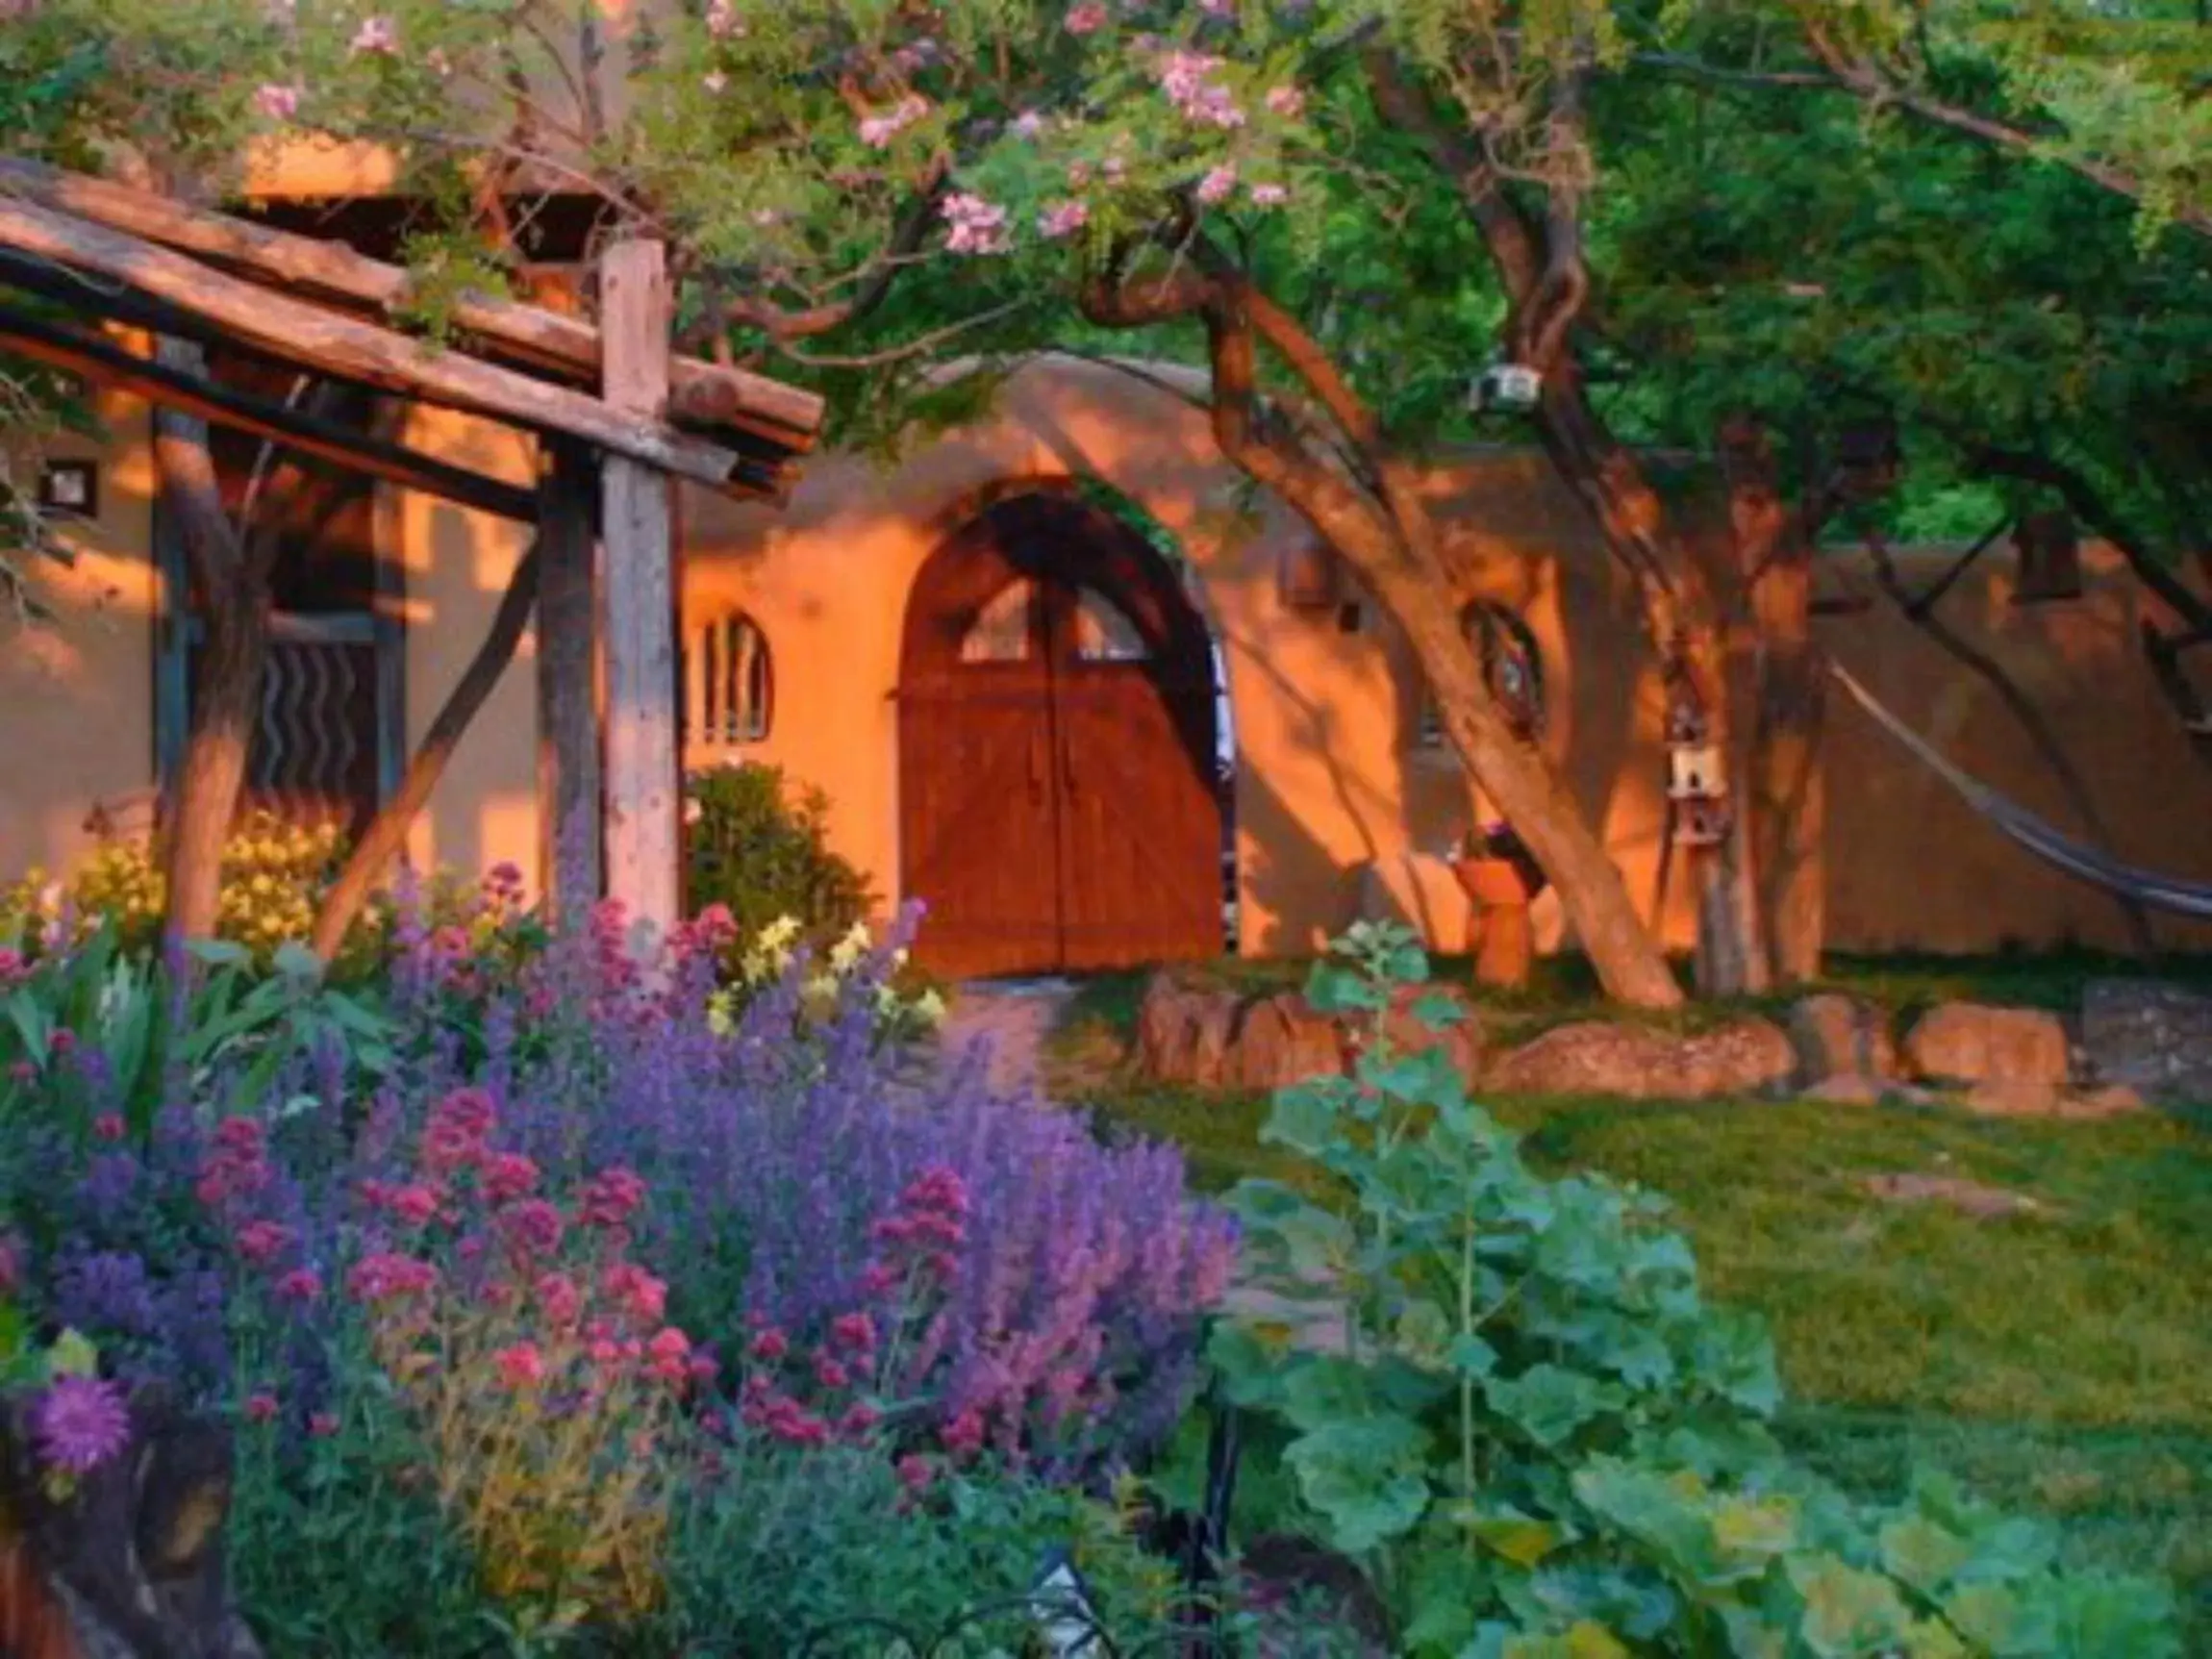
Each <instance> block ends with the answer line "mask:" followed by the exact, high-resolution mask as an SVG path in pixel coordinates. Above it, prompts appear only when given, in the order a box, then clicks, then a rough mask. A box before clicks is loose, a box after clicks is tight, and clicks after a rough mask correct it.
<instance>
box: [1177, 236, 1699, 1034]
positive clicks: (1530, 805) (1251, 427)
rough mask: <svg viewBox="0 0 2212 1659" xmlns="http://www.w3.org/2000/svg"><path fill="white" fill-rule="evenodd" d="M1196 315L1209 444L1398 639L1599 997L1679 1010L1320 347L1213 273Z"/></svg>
mask: <svg viewBox="0 0 2212 1659" xmlns="http://www.w3.org/2000/svg"><path fill="white" fill-rule="evenodd" d="M1198 309H1199V310H1200V312H1201V314H1202V315H1203V317H1204V320H1205V323H1206V329H1207V336H1208V341H1209V347H1210V352H1211V361H1212V369H1213V391H1214V396H1213V423H1214V435H1215V440H1216V441H1217V442H1219V445H1220V447H1221V451H1222V453H1223V454H1224V455H1225V456H1226V457H1227V458H1228V459H1229V460H1230V461H1231V462H1232V463H1233V464H1234V465H1237V466H1238V467H1240V468H1241V469H1243V470H1244V472H1245V473H1247V474H1248V475H1249V476H1251V477H1252V478H1254V479H1255V480H1256V481H1258V482H1259V483H1262V484H1264V485H1266V486H1268V487H1269V489H1271V490H1274V491H1275V492H1276V493H1277V494H1278V495H1280V496H1281V497H1282V498H1283V499H1284V500H1285V501H1286V502H1288V503H1289V504H1290V505H1291V506H1292V507H1293V508H1294V509H1295V511H1296V512H1298V513H1299V514H1300V515H1302V516H1303V517H1304V518H1305V519H1306V520H1307V522H1309V523H1310V524H1312V525H1313V527H1314V528H1315V529H1316V530H1317V531H1318V532H1319V533H1320V535H1321V536H1322V537H1323V538H1324V539H1325V540H1327V541H1328V542H1329V543H1330V545H1332V546H1333V547H1335V548H1336V549H1337V551H1338V552H1339V553H1340V554H1342V555H1343V556H1344V558H1345V560H1346V562H1347V563H1348V564H1350V565H1351V566H1352V567H1353V568H1354V569H1356V570H1357V571H1358V572H1359V573H1360V575H1361V577H1362V578H1363V579H1364V580H1365V581H1366V583H1367V585H1368V588H1369V590H1370V591H1371V592H1372V593H1373V594H1374V596H1375V597H1376V599H1377V600H1378V601H1380V603H1381V604H1382V606H1383V608H1384V609H1385V610H1386V611H1387V612H1389V613H1390V615H1391V616H1392V617H1393V618H1394V619H1395V621H1396V622H1397V624H1398V625H1399V627H1400V628H1401V629H1403V631H1404V633H1405V637H1406V640H1407V642H1408V644H1409V645H1410V646H1411V647H1412V650H1413V655H1414V660H1415V662H1416V664H1417V665H1418V666H1419V667H1420V671H1421V673H1422V675H1423V676H1424V677H1425V679H1426V682H1427V685H1428V688H1429V690H1430V692H1431V694H1432V695H1433V697H1434V698H1435V702H1436V707H1437V711H1438V714H1439V716H1440V718H1441V720H1442V723H1443V726H1444V730H1445V737H1446V739H1447V740H1448V741H1449V742H1450V743H1451V745H1452V747H1453V749H1454V750H1455V751H1456V752H1457V753H1458V755H1459V757H1460V760H1461V763H1462V764H1463V765H1464V766H1465V767H1466V768H1467V771H1468V774H1469V776H1470V779H1471V780H1472V782H1473V783H1474V784H1475V785H1477V786H1479V787H1480V788H1481V789H1482V790H1483V791H1484V792H1485V793H1487V794H1488V795H1489V796H1490V798H1491V799H1492V800H1493V801H1494V802H1495V803H1496V807H1497V809H1498V811H1499V812H1501V813H1502V814H1504V816H1505V818H1506V820H1507V822H1509V823H1510V824H1511V825H1512V826H1513V828H1514V830H1515V832H1516V834H1518V835H1519V836H1520V837H1521V842H1522V843H1523V844H1524V845H1525V846H1526V847H1527V848H1528V850H1529V853H1530V855H1531V856H1532V857H1533V858H1534V859H1535V860H1536V862H1537V864H1538V865H1539V867H1542V869H1543V870H1544V873H1545V875H1546V877H1547V878H1548V879H1549V880H1550V882H1551V884H1552V885H1553V886H1554V887H1555V888H1557V889H1558V890H1559V893H1560V898H1561V901H1562V903H1563V904H1564V906H1565V907H1566V911H1567V915H1568V918H1569V920H1570V922H1571V924H1572V926H1573V928H1574V930H1575V934H1576V936H1577V938H1578V939H1579V941H1580V943H1581V944H1582V947H1583V949H1584V950H1585V951H1587V952H1588V954H1589V956H1590V959H1591V962H1592V965H1593V966H1594V967H1595V968H1596V971H1597V975H1598V978H1599V981H1600V983H1602V984H1603V986H1604V988H1605V990H1606V993H1608V994H1609V995H1611V996H1614V997H1616V998H1618V999H1619V1000H1621V1001H1623V1002H1628V1003H1633V1004H1636V1005H1639V1006H1643V1007H1670V1006H1672V1005H1674V1004H1675V1003H1678V1002H1679V1001H1680V1000H1681V991H1680V988H1679V987H1678V986H1677V985H1676V984H1675V982H1674V978H1673V975H1672V972H1671V971H1670V970H1669V969H1668V967H1667V962H1666V958H1665V957H1664V955H1663V954H1662V953H1661V952H1660V950H1659V948H1658V946H1657V945H1656V943H1654V942H1653V940H1652V939H1651V936H1650V935H1649V933H1648V932H1647V931H1646V928H1645V926H1644V923H1643V920H1642V918H1641V917H1639V916H1638V915H1637V914H1636V910H1635V907H1634V905H1633V904H1632V903H1631V902H1630V900H1629V896H1628V890H1627V886H1626V884H1625V883H1624V882H1623V881H1622V880H1621V872H1620V870H1619V869H1618V868H1617V867H1615V865H1614V863H1613V861H1612V859H1611V858H1610V857H1609V856H1608V855H1607V853H1606V851H1605V849H1604V847H1603V845H1602V844H1601V843H1600V842H1598V840H1597V838H1596V835H1595V834H1594V833H1593V832H1592V831H1591V829H1590V827H1589V825H1588V824H1587V823H1586V822H1585V821H1584V818H1583V816H1582V812H1581V809H1580V806H1579V804H1578V803H1577V802H1576V801H1575V799H1574V797H1573V794H1572V792H1571V790H1569V788H1568V787H1567V785H1566V783H1565V781H1564V780H1563V779H1562V778H1561V777H1560V776H1559V774H1558V772H1557V770H1556V768H1554V767H1552V766H1551V765H1550V764H1549V763H1548V762H1547V761H1546V758H1545V757H1544V755H1543V753H1542V751H1541V750H1539V749H1538V748H1537V747H1536V746H1535V745H1534V744H1532V743H1530V742H1527V741H1526V740H1524V739H1523V738H1521V736H1520V735H1519V734H1518V733H1517V732H1516V731H1515V729H1514V727H1513V725H1512V722H1511V721H1510V719H1509V718H1508V717H1507V716H1506V714H1505V711H1504V710H1502V709H1501V708H1500V707H1499V706H1498V705H1497V703H1496V699H1494V698H1493V697H1492V695H1491V693H1490V688H1489V686H1488V684H1487V682H1486V681H1485V679H1484V677H1483V673H1482V666H1481V664H1480V662H1479V661H1478V660H1477V658H1476V655H1475V651H1474V649H1473V647H1472V645H1470V642H1469V641H1468V639H1467V637H1466V635H1465V633H1464V632H1463V631H1462V630H1461V628H1460V626H1459V620H1458V611H1459V607H1458V604H1457V603H1456V595H1455V592H1454V590H1453V587H1452V584H1451V582H1450V579H1449V573H1448V571H1447V570H1446V568H1445V565H1444V563H1443V561H1442V558H1441V556H1440V553H1439V548H1438V537H1437V533H1436V527H1435V524H1434V522H1433V520H1432V519H1431V518H1430V516H1429V515H1428V513H1427V510H1426V508H1425V506H1424V505H1423V504H1422V502H1421V500H1420V495H1419V492H1418V490H1416V489H1415V487H1414V484H1415V480H1414V474H1413V472H1412V470H1411V469H1410V468H1409V467H1408V466H1406V465H1405V464H1404V463H1402V462H1401V461H1399V460H1397V459H1396V458H1395V457H1393V456H1392V455H1391V454H1390V451H1389V448H1388V446H1387V444H1385V443H1384V442H1383V441H1382V440H1381V435H1380V434H1379V432H1378V431H1377V430H1376V428H1375V424H1374V422H1373V419H1372V416H1371V415H1370V413H1369V412H1368V411H1367V410H1366V409H1365V407H1364V406H1363V405H1361V404H1360V402H1359V401H1358V399H1357V398H1356V397H1355V396H1354V395H1353V394H1352V392H1351V391H1350V390H1349V388H1348V387H1347V386H1346V385H1345V383H1344V382H1343V381H1342V379H1341V378H1340V377H1339V376H1338V375H1337V374H1336V372H1335V370H1334V368H1333V365H1331V364H1328V362H1327V360H1326V358H1325V356H1324V355H1323V354H1322V353H1321V351H1320V347H1319V345H1318V343H1317V342H1315V341H1314V340H1313V339H1311V338H1310V337H1308V336H1306V335H1305V334H1304V333H1303V332H1302V331H1301V330H1299V329H1298V328H1297V327H1296V325H1295V323H1294V322H1293V321H1292V320H1291V319H1290V318H1289V317H1287V316H1286V315H1285V314H1283V313H1281V312H1280V311H1279V310H1278V309H1277V308H1275V307H1274V306H1273V305H1272V304H1271V302H1269V301H1268V300H1267V299H1266V297H1265V296H1264V295H1260V294H1258V293H1256V292H1255V291H1254V290H1253V289H1251V287H1250V285H1249V284H1248V282H1246V281H1245V279H1244V278H1243V277H1242V276H1239V275H1235V274H1231V273H1221V272H1216V273H1214V274H1212V275H1210V276H1209V277H1208V278H1207V279H1205V282H1204V285H1203V293H1202V296H1200V298H1199V301H1198ZM1255 335H1259V336H1264V338H1265V339H1267V342H1268V343H1269V346H1270V347H1272V348H1274V349H1275V351H1276V352H1277V354H1278V355H1280V356H1282V357H1283V358H1284V359H1285V360H1286V361H1287V362H1288V363H1289V364H1291V366H1292V367H1293V368H1294V369H1295V371H1296V372H1297V373H1298V375H1299V377H1300V378H1301V379H1302V380H1303V381H1304V382H1305V384H1306V386H1307V388H1308V390H1311V391H1312V392H1313V393H1314V395H1315V396H1316V397H1317V398H1318V399H1319V400H1320V403H1321V404H1322V406H1323V407H1324V408H1325V409H1327V411H1328V412H1329V414H1330V415H1331V416H1332V418H1333V419H1334V420H1335V422H1336V424H1337V425H1338V426H1339V427H1340V428H1341V429H1342V430H1343V432H1344V434H1345V438H1346V439H1347V440H1349V441H1350V442H1351V443H1352V444H1353V445H1355V446H1356V447H1357V449H1358V450H1359V452H1360V453H1361V454H1362V456H1363V459H1364V460H1365V461H1366V463H1367V464H1368V465H1369V466H1370V469H1371V471H1372V473H1373V475H1374V484H1373V487H1372V489H1371V490H1368V491H1365V492H1363V491H1362V490H1358V489H1356V488H1355V487H1354V486H1353V485H1352V483H1351V482H1350V481H1349V480H1348V479H1347V478H1346V477H1345V474H1344V473H1343V472H1342V471H1341V470H1340V469H1338V468H1335V467H1332V466H1331V465H1328V464H1326V463H1325V462H1323V461H1322V460H1321V459H1320V456H1319V455H1318V454H1317V453H1315V452H1314V451H1313V450H1312V449H1310V448H1309V447H1308V446H1307V445H1306V443H1305V442H1304V441H1303V440H1301V439H1300V438H1299V437H1298V436H1297V435H1296V434H1295V432H1294V431H1293V430H1292V429H1291V428H1290V427H1289V426H1288V424H1287V423H1286V422H1285V421H1283V420H1282V419H1281V417H1280V416H1278V415H1275V414H1274V413H1272V412H1271V411H1269V410H1267V409H1265V408H1264V407H1263V406H1262V405H1261V403H1260V401H1259V398H1258V395H1257V391H1256V341H1255Z"/></svg>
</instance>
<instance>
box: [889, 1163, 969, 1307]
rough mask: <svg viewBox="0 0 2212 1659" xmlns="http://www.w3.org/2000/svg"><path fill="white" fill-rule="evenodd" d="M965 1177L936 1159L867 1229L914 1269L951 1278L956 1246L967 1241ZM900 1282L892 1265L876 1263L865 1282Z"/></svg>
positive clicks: (955, 1267) (956, 1264) (896, 1258)
mask: <svg viewBox="0 0 2212 1659" xmlns="http://www.w3.org/2000/svg"><path fill="white" fill-rule="evenodd" d="M868 1236H869V1237H870V1238H871V1239H873V1240H874V1241H875V1242H876V1243H877V1244H883V1245H888V1246H890V1249H889V1251H888V1252H887V1253H888V1254H890V1255H891V1256H892V1258H893V1261H894V1262H895V1263H897V1264H899V1265H901V1266H905V1267H907V1268H908V1269H911V1270H913V1271H915V1272H924V1273H927V1274H928V1275H930V1276H931V1277H933V1278H935V1279H937V1280H940V1281H949V1280H950V1279H951V1278H952V1277H953V1275H954V1274H955V1273H956V1272H957V1271H958V1270H959V1266H960V1259H959V1254H958V1252H959V1250H960V1247H961V1246H962V1245H963V1244H966V1243H967V1242H968V1186H967V1183H965V1182H964V1181H962V1180H961V1178H960V1175H959V1174H958V1172H957V1171H955V1170H953V1169H947V1168H945V1167H944V1166H943V1165H936V1166H933V1167H932V1168H930V1169H925V1170H923V1171H922V1173H921V1174H919V1175H918V1176H917V1177H916V1178H915V1179H914V1180H913V1181H911V1182H909V1183H908V1184H907V1188H906V1191H905V1192H904V1193H902V1194H899V1200H898V1209H897V1210H896V1211H895V1212H894V1213H893V1214H892V1215H889V1216H886V1217H884V1218H883V1219H881V1220H879V1221H877V1222H875V1223H874V1225H872V1226H871V1227H870V1228H869V1229H868ZM897 1282H898V1273H897V1270H896V1268H895V1267H890V1266H888V1265H885V1264H879V1265H878V1266H877V1267H876V1268H873V1269H870V1270H869V1273H868V1275H867V1280H866V1281H865V1283H866V1284H867V1285H869V1286H874V1285H889V1284H895V1283H897Z"/></svg>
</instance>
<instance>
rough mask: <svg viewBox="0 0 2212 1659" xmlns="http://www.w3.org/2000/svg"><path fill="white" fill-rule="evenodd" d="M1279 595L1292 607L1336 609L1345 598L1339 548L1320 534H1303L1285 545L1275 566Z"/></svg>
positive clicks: (1312, 609)
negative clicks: (1280, 560) (1338, 559)
mask: <svg viewBox="0 0 2212 1659" xmlns="http://www.w3.org/2000/svg"><path fill="white" fill-rule="evenodd" d="M1275 586H1276V592H1277V596H1278V597H1280V598H1281V600H1282V602H1283V604H1284V606H1285V607H1286V608H1287V609H1289V610H1293V611H1312V612H1322V611H1334V610H1336V609H1337V608H1338V606H1339V605H1340V604H1341V603H1342V601H1343V596H1344V595H1343V589H1344V579H1343V574H1342V572H1341V571H1340V570H1339V569H1338V566H1337V555H1336V550H1335V549H1334V548H1332V547H1331V546H1330V545H1329V544H1328V543H1327V542H1325V541H1323V540H1321V539H1320V537H1319V536H1313V535H1306V536H1300V537H1299V538H1297V539H1296V540H1294V541H1293V542H1292V543H1291V544H1290V545H1289V546H1287V547H1285V548H1284V549H1283V556H1282V562H1281V563H1280V564H1279V565H1278V566H1276V568H1275Z"/></svg>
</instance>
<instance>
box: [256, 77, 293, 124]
mask: <svg viewBox="0 0 2212 1659" xmlns="http://www.w3.org/2000/svg"><path fill="white" fill-rule="evenodd" d="M299 96H300V93H299V88H297V87H280V86H278V85H276V84H275V83H274V82H271V83H269V84H268V85H267V86H264V87H262V88H257V89H256V90H255V92H254V108H255V109H257V110H259V111H260V112H261V113H263V114H264V115H266V116H267V117H268V118H269V119H270V120H272V121H289V120H290V119H291V118H292V116H294V115H296V114H297V113H299Z"/></svg>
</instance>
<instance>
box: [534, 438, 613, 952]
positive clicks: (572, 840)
mask: <svg viewBox="0 0 2212 1659" xmlns="http://www.w3.org/2000/svg"><path fill="white" fill-rule="evenodd" d="M598 484H599V481H598V479H597V478H596V477H594V476H593V468H592V464H591V452H590V451H589V450H587V449H584V448H582V447H580V446H578V445H575V444H566V443H557V444H555V445H553V446H552V453H551V456H550V458H549V464H548V465H547V467H546V471H545V476H544V478H543V479H542V480H541V481H540V485H539V502H540V508H539V533H538V556H539V572H538V824H539V863H538V869H539V877H538V879H539V882H540V886H541V888H542V889H543V892H544V897H545V909H546V914H547V915H548V917H550V918H552V919H553V920H554V921H556V922H557V923H561V924H564V925H572V924H574V923H575V922H577V921H579V920H581V919H582V918H583V917H584V916H586V915H587V914H588V913H589V912H590V911H591V906H592V905H593V904H595V903H597V902H598V898H599V883H600V872H601V869H602V867H603V857H602V851H601V847H600V840H599V686H598V641H599V625H598V592H597V587H596V583H595V581H594V570H593V566H594V564H595V563H596V560H597V555H598V540H599V537H598V516H599V515H598V508H599V490H598Z"/></svg>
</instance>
